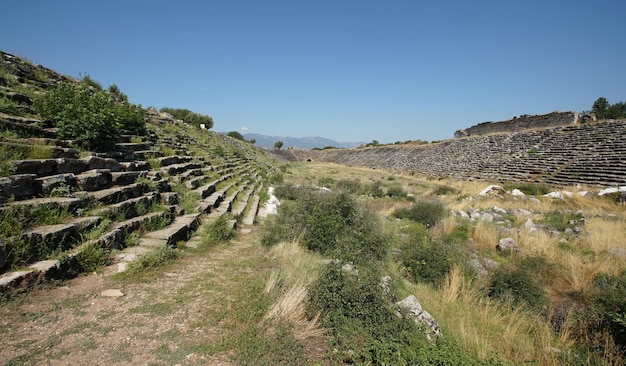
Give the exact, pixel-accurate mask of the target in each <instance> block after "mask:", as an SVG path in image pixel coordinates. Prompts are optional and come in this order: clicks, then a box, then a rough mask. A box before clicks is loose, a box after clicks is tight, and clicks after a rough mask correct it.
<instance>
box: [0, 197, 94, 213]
mask: <svg viewBox="0 0 626 366" xmlns="http://www.w3.org/2000/svg"><path fill="white" fill-rule="evenodd" d="M85 204H86V200H85V199H83V198H77V197H42V198H31V199H28V200H23V201H13V202H9V203H7V204H6V205H5V206H4V207H0V210H6V209H10V208H12V207H25V208H28V210H31V211H32V209H34V208H35V207H37V206H41V205H52V206H53V207H61V208H66V209H67V210H68V211H69V212H73V211H75V210H76V209H77V208H79V207H81V206H84V205H85Z"/></svg>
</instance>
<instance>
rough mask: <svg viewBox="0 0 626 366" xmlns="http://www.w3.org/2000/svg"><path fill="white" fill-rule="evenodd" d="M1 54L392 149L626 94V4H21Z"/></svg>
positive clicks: (236, 118) (138, 95)
mask: <svg viewBox="0 0 626 366" xmlns="http://www.w3.org/2000/svg"><path fill="white" fill-rule="evenodd" d="M0 9H1V12H2V31H1V32H0V49H2V50H4V51H6V52H9V53H13V54H16V55H19V56H21V57H24V58H26V59H29V60H31V61H33V62H35V63H39V64H42V65H44V66H46V67H49V68H51V69H53V70H56V71H58V72H60V73H63V74H66V75H69V76H74V77H78V76H79V75H80V74H85V73H87V74H89V75H90V76H91V78H93V79H95V80H97V81H99V82H100V83H101V84H102V85H103V86H104V87H107V86H108V85H110V84H117V85H118V86H119V88H120V89H121V90H122V92H124V93H125V94H127V95H128V96H129V99H130V101H131V102H133V103H137V104H141V105H142V106H144V107H147V106H155V107H157V108H162V107H173V108H187V109H190V110H192V111H194V112H198V113H202V114H207V115H210V116H212V117H213V119H214V122H215V126H214V130H215V131H223V132H226V131H240V132H242V133H245V132H254V133H261V134H266V135H276V136H293V137H305V136H322V137H328V138H332V139H335V140H337V141H353V142H354V141H362V142H369V141H372V140H378V141H380V142H382V143H390V142H395V141H405V140H415V139H422V140H427V141H432V140H442V139H449V138H452V137H453V134H454V131H455V130H457V129H461V128H466V127H469V126H471V125H474V124H476V123H479V122H484V121H500V120H505V119H509V118H512V117H513V116H517V115H521V114H544V113H550V112H552V111H555V110H560V111H569V110H573V111H582V110H588V109H591V105H592V104H593V101H594V100H596V99H597V98H598V97H600V96H603V97H606V98H607V99H608V100H609V102H611V103H615V102H618V101H622V100H625V99H626V93H625V91H626V87H625V86H626V70H625V67H626V63H625V60H626V57H625V56H626V47H624V45H625V44H626V42H625V41H626V39H625V38H626V22H625V21H624V15H625V14H626V1H623V0H599V1H579V0H570V1H560V0H558V1H550V0H543V1H536V0H524V1H517V0H508V1H504V0H498V1H491V0H489V1H481V0H477V1H452V0H443V1H428V2H426V1H419V0H412V1H394V0H389V1H369V0H358V1H357V0H334V1H327V0H317V1H296V0H292V1H274V0H264V1H241V0H220V1H184V0H182V1H139V0H134V1H132V0H125V1H118V0H109V1H106V2H105V1H100V2H95V1H94V2H92V1H65V0H59V1H49V0H46V1H44V0H40V1H29V0H23V1H10V2H5V3H4V4H3V5H2V6H1V7H0Z"/></svg>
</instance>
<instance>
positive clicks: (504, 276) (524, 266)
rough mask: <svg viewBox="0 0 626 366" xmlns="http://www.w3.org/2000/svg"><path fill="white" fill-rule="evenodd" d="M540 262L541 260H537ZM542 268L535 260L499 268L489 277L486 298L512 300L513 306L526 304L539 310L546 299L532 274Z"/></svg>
mask: <svg viewBox="0 0 626 366" xmlns="http://www.w3.org/2000/svg"><path fill="white" fill-rule="evenodd" d="M537 260H538V261H541V259H537ZM537 265H539V266H542V265H541V264H539V263H538V262H537V261H536V260H534V259H531V260H530V262H525V261H522V262H521V263H520V264H518V265H515V264H512V265H509V266H501V267H499V268H498V269H496V270H495V271H494V273H493V275H492V277H491V282H490V284H489V289H488V296H489V297H492V298H496V299H505V300H507V299H508V300H512V301H513V303H515V304H520V305H521V304H526V305H528V306H530V307H531V308H534V309H541V307H542V306H543V305H544V304H545V303H546V301H547V298H546V294H545V292H544V291H543V289H542V288H541V287H540V284H539V282H538V280H537V279H536V278H535V277H534V276H533V274H535V275H537V276H538V275H539V273H537V272H533V269H535V270H537V269H539V267H537Z"/></svg>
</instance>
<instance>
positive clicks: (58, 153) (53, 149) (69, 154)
mask: <svg viewBox="0 0 626 366" xmlns="http://www.w3.org/2000/svg"><path fill="white" fill-rule="evenodd" d="M41 140H45V141H43V142H42V143H38V142H32V143H29V144H24V143H17V142H6V141H0V146H4V147H6V148H8V149H12V150H17V151H29V150H30V149H32V148H33V144H37V145H39V146H40V148H43V149H48V150H50V156H49V157H50V158H51V159H58V158H73V159H78V156H79V154H80V152H79V151H78V150H76V149H72V148H69V147H61V146H55V145H48V144H46V142H48V141H53V142H55V143H56V141H57V140H52V139H41Z"/></svg>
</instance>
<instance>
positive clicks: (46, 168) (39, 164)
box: [12, 159, 56, 177]
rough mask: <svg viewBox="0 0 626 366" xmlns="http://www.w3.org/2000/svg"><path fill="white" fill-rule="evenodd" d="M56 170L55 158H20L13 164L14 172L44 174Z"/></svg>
mask: <svg viewBox="0 0 626 366" xmlns="http://www.w3.org/2000/svg"><path fill="white" fill-rule="evenodd" d="M55 172H56V161H55V160H54V159H29V160H18V161H16V162H15V164H14V165H13V169H12V173H13V174H35V175H37V176H40V177H41V176H44V175H50V174H54V173H55Z"/></svg>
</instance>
